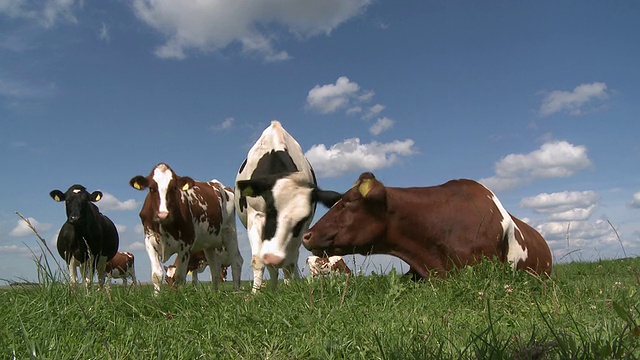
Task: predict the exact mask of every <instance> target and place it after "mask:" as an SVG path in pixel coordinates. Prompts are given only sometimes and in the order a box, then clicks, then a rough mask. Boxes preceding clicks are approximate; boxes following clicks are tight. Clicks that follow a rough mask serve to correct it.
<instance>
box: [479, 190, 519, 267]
mask: <svg viewBox="0 0 640 360" xmlns="http://www.w3.org/2000/svg"><path fill="white" fill-rule="evenodd" d="M487 190H488V191H489V192H490V193H491V196H489V198H490V199H491V200H492V201H493V203H494V204H495V205H496V207H497V208H498V210H499V211H500V215H502V221H501V225H502V231H503V234H504V236H506V237H507V238H508V244H507V261H509V262H510V263H511V266H512V267H513V268H514V269H515V268H516V265H517V264H518V263H519V262H520V261H526V260H527V258H528V257H529V251H528V250H527V248H526V247H523V246H521V245H520V243H519V242H518V240H517V239H516V232H517V233H519V235H520V238H521V239H522V240H523V241H524V240H525V239H524V236H523V235H522V232H521V231H520V229H519V228H518V226H517V225H516V223H515V222H514V221H513V219H512V218H511V215H509V212H507V210H506V209H505V208H504V206H502V203H501V202H500V200H499V199H498V197H497V196H496V195H495V194H494V193H493V192H492V191H491V190H489V189H487Z"/></svg>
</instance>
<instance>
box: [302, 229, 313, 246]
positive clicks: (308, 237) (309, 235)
mask: <svg viewBox="0 0 640 360" xmlns="http://www.w3.org/2000/svg"><path fill="white" fill-rule="evenodd" d="M312 238H313V233H312V232H311V231H307V232H306V233H304V235H302V245H304V247H305V248H306V249H307V250H309V243H311V239H312Z"/></svg>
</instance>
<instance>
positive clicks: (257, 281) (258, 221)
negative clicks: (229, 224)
mask: <svg viewBox="0 0 640 360" xmlns="http://www.w3.org/2000/svg"><path fill="white" fill-rule="evenodd" d="M263 226H264V216H263V215H262V214H258V213H255V214H250V216H248V217H247V229H249V230H248V231H247V235H248V236H249V244H250V245H251V269H252V270H253V288H252V289H251V292H252V293H254V294H255V293H256V292H257V291H258V290H260V288H261V287H262V277H263V275H264V262H263V261H262V256H261V250H262V228H263Z"/></svg>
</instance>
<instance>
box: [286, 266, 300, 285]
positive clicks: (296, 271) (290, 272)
mask: <svg viewBox="0 0 640 360" xmlns="http://www.w3.org/2000/svg"><path fill="white" fill-rule="evenodd" d="M282 270H283V272H284V283H285V284H286V285H289V284H290V283H291V279H292V278H293V279H299V278H300V268H298V264H296V263H293V264H290V265H287V266H285V267H284V268H283V269H282Z"/></svg>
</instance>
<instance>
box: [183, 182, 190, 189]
mask: <svg viewBox="0 0 640 360" xmlns="http://www.w3.org/2000/svg"><path fill="white" fill-rule="evenodd" d="M187 190H189V183H186V184H184V186H182V191H187Z"/></svg>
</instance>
